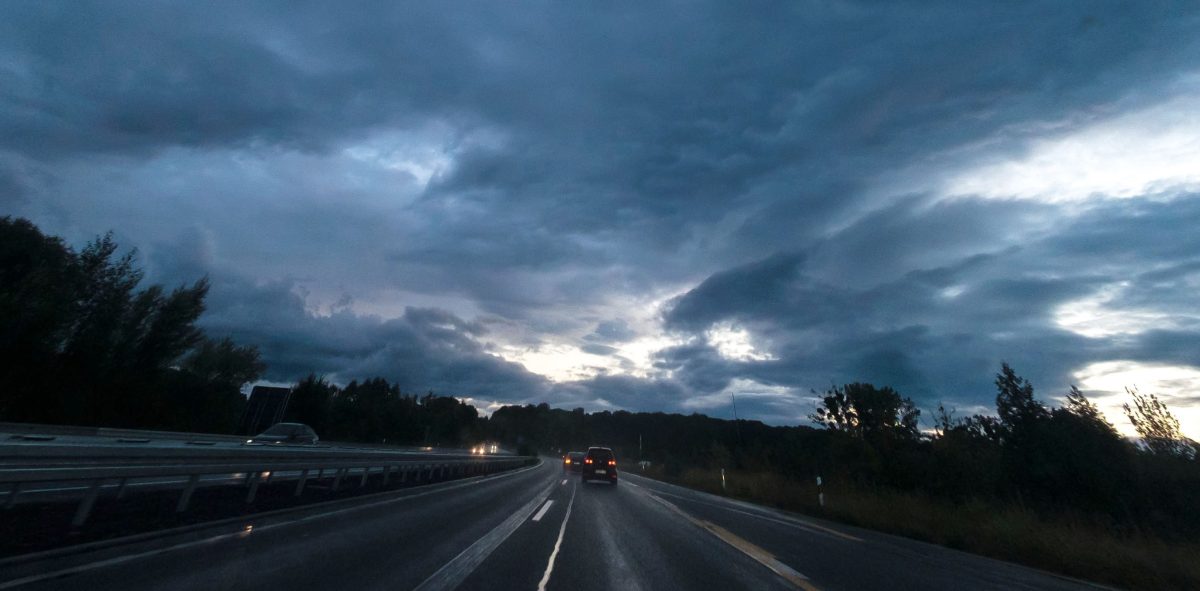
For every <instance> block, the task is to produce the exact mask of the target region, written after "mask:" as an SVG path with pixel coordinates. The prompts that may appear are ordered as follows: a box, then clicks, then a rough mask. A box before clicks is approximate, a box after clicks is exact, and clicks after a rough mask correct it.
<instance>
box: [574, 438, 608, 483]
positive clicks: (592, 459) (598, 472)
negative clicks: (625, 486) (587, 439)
mask: <svg viewBox="0 0 1200 591" xmlns="http://www.w3.org/2000/svg"><path fill="white" fill-rule="evenodd" d="M580 477H581V478H582V479H583V482H584V483H585V484H586V483H587V482H590V481H592V480H603V481H605V482H608V483H610V484H613V485H616V484H617V458H616V456H614V455H613V452H612V450H611V449H608V448H607V447H589V448H588V450H587V454H585V455H584V456H583V469H582V470H581V471H580Z"/></svg>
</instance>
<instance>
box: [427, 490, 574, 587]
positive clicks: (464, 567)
mask: <svg viewBox="0 0 1200 591" xmlns="http://www.w3.org/2000/svg"><path fill="white" fill-rule="evenodd" d="M553 491H554V483H550V486H548V487H547V488H546V489H545V490H544V491H542V492H541V493H540V494H538V495H536V496H534V498H533V499H531V500H530V501H529V502H528V503H525V504H524V505H522V506H521V508H520V509H517V511H516V512H515V513H513V514H512V515H511V516H509V518H508V519H505V520H504V521H503V522H501V523H500V525H497V526H496V527H495V528H494V529H492V531H489V532H488V533H487V534H485V535H484V536H483V537H482V538H479V539H478V540H476V541H475V543H474V544H471V545H470V546H469V547H467V549H466V550H463V551H462V552H461V553H460V554H459V555H458V556H455V557H454V559H453V560H451V561H450V562H447V563H446V564H444V565H442V568H439V569H438V570H437V572H435V573H433V574H432V575H430V576H429V578H428V579H425V581H424V582H422V583H421V584H420V585H417V587H416V589H415V590H414V591H450V590H451V589H457V588H458V586H459V585H460V584H462V582H463V581H464V580H466V578H467V577H468V576H470V574H471V573H472V572H474V570H475V568H476V567H478V566H479V565H480V564H482V563H483V561H484V560H486V559H487V557H488V556H490V555H491V554H492V551H493V550H495V549H496V548H498V547H499V546H500V544H503V543H504V540H507V539H508V536H511V535H512V533H513V532H514V531H517V528H519V527H521V524H522V523H525V520H526V519H528V518H529V516H530V515H531V514H533V512H534V510H535V509H537V507H538V505H541V504H542V503H543V502H544V501H545V500H546V497H548V496H550V493H551V492H553Z"/></svg>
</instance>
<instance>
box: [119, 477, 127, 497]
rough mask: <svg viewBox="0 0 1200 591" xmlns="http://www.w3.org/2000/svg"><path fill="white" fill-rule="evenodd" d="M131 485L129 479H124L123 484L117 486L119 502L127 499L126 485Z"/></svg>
mask: <svg viewBox="0 0 1200 591" xmlns="http://www.w3.org/2000/svg"><path fill="white" fill-rule="evenodd" d="M128 483H129V479H128V478H122V479H121V484H119V485H117V500H118V501H119V500H121V499H123V498H125V485H126V484H128Z"/></svg>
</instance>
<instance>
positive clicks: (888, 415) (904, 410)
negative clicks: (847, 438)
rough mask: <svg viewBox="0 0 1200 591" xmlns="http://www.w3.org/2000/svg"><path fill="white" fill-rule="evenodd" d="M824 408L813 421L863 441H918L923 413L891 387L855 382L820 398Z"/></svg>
mask: <svg viewBox="0 0 1200 591" xmlns="http://www.w3.org/2000/svg"><path fill="white" fill-rule="evenodd" d="M821 404H822V406H820V407H818V408H817V411H816V413H814V414H813V415H811V417H810V418H812V420H813V421H814V422H816V423H818V424H821V425H825V426H826V427H829V428H830V429H837V430H839V431H844V432H847V433H850V434H851V435H854V436H855V437H859V438H864V439H880V438H887V437H900V438H906V439H915V438H916V437H917V435H918V428H917V422H918V420H919V419H920V416H921V411H920V410H917V407H916V406H915V405H914V404H913V401H912V400H911V399H908V398H902V397H901V396H900V394H899V393H897V392H896V391H895V390H893V389H891V388H890V387H887V386H884V387H882V388H876V387H875V386H873V385H871V384H863V383H858V382H855V383H853V384H846V385H845V386H841V387H838V386H834V387H832V388H830V389H829V391H827V392H826V393H825V396H823V397H822V398H821Z"/></svg>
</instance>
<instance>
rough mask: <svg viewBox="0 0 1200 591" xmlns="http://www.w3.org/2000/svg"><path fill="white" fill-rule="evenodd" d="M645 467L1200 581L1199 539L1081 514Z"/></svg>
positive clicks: (1122, 580) (1168, 583)
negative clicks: (1135, 529) (1123, 528)
mask: <svg viewBox="0 0 1200 591" xmlns="http://www.w3.org/2000/svg"><path fill="white" fill-rule="evenodd" d="M636 473H638V474H641V475H643V476H647V477H650V478H655V479H658V480H663V481H666V482H671V483H674V484H679V485H682V486H686V487H688V488H692V489H696V490H702V491H705V492H709V493H713V494H717V495H722V496H728V497H732V498H737V499H742V500H746V501H751V502H755V503H760V504H764V505H769V506H773V507H778V508H780V509H785V510H788V511H795V512H798V513H804V514H808V515H813V516H818V517H823V518H827V519H832V520H836V521H840V522H843V523H848V524H851V525H857V526H860V527H865V528H869V529H874V530H877V531H882V532H887V533H891V534H896V535H901V536H905V537H908V538H913V539H917V540H922V541H926V542H932V543H934V544H940V545H943V546H947V547H950V548H955V549H958V550H963V551H966V552H971V553H974V554H980V555H983V556H989V557H992V558H998V559H1001V560H1007V561H1010V562H1015V563H1019V564H1024V565H1027V566H1032V567H1035V568H1039V569H1043V570H1047V571H1051V572H1056V573H1060V574H1063V575H1067V576H1070V577H1075V578H1079V579H1083V580H1088V581H1094V582H1097V583H1101V584H1106V585H1112V586H1116V587H1120V588H1124V589H1133V590H1139V591H1140V590H1143V589H1144V590H1164V589H1200V544H1197V543H1194V542H1186V543H1172V542H1168V541H1165V540H1162V539H1160V538H1158V537H1155V536H1152V535H1147V534H1144V533H1141V534H1139V533H1123V532H1119V531H1117V530H1116V529H1115V528H1112V527H1106V526H1105V525H1103V524H1100V523H1096V522H1094V521H1088V520H1086V519H1083V518H1080V517H1078V516H1069V515H1063V516H1059V517H1057V518H1048V517H1047V516H1043V515H1038V514H1036V513H1034V512H1033V511H1030V510H1028V509H1025V508H1021V507H1018V506H1013V505H1002V504H998V503H995V502H983V501H971V502H966V503H950V502H946V501H941V500H937V499H933V498H930V497H928V496H925V495H920V494H913V493H905V492H897V491H891V490H877V491H862V490H855V489H852V488H847V487H843V486H836V485H834V486H830V485H829V484H828V483H826V486H825V489H824V490H825V507H824V508H822V507H820V506H819V505H818V503H817V487H816V484H815V483H807V482H798V481H796V480H793V479H789V478H785V477H783V476H779V475H776V474H772V473H768V472H726V478H725V489H724V490H722V485H721V477H720V473H719V472H715V471H713V470H701V469H695V468H692V469H687V470H685V471H683V472H682V473H681V474H678V475H668V474H665V473H664V472H663V471H662V469H661V467H657V466H652V467H650V468H647V469H646V470H645V471H637V472H636Z"/></svg>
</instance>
